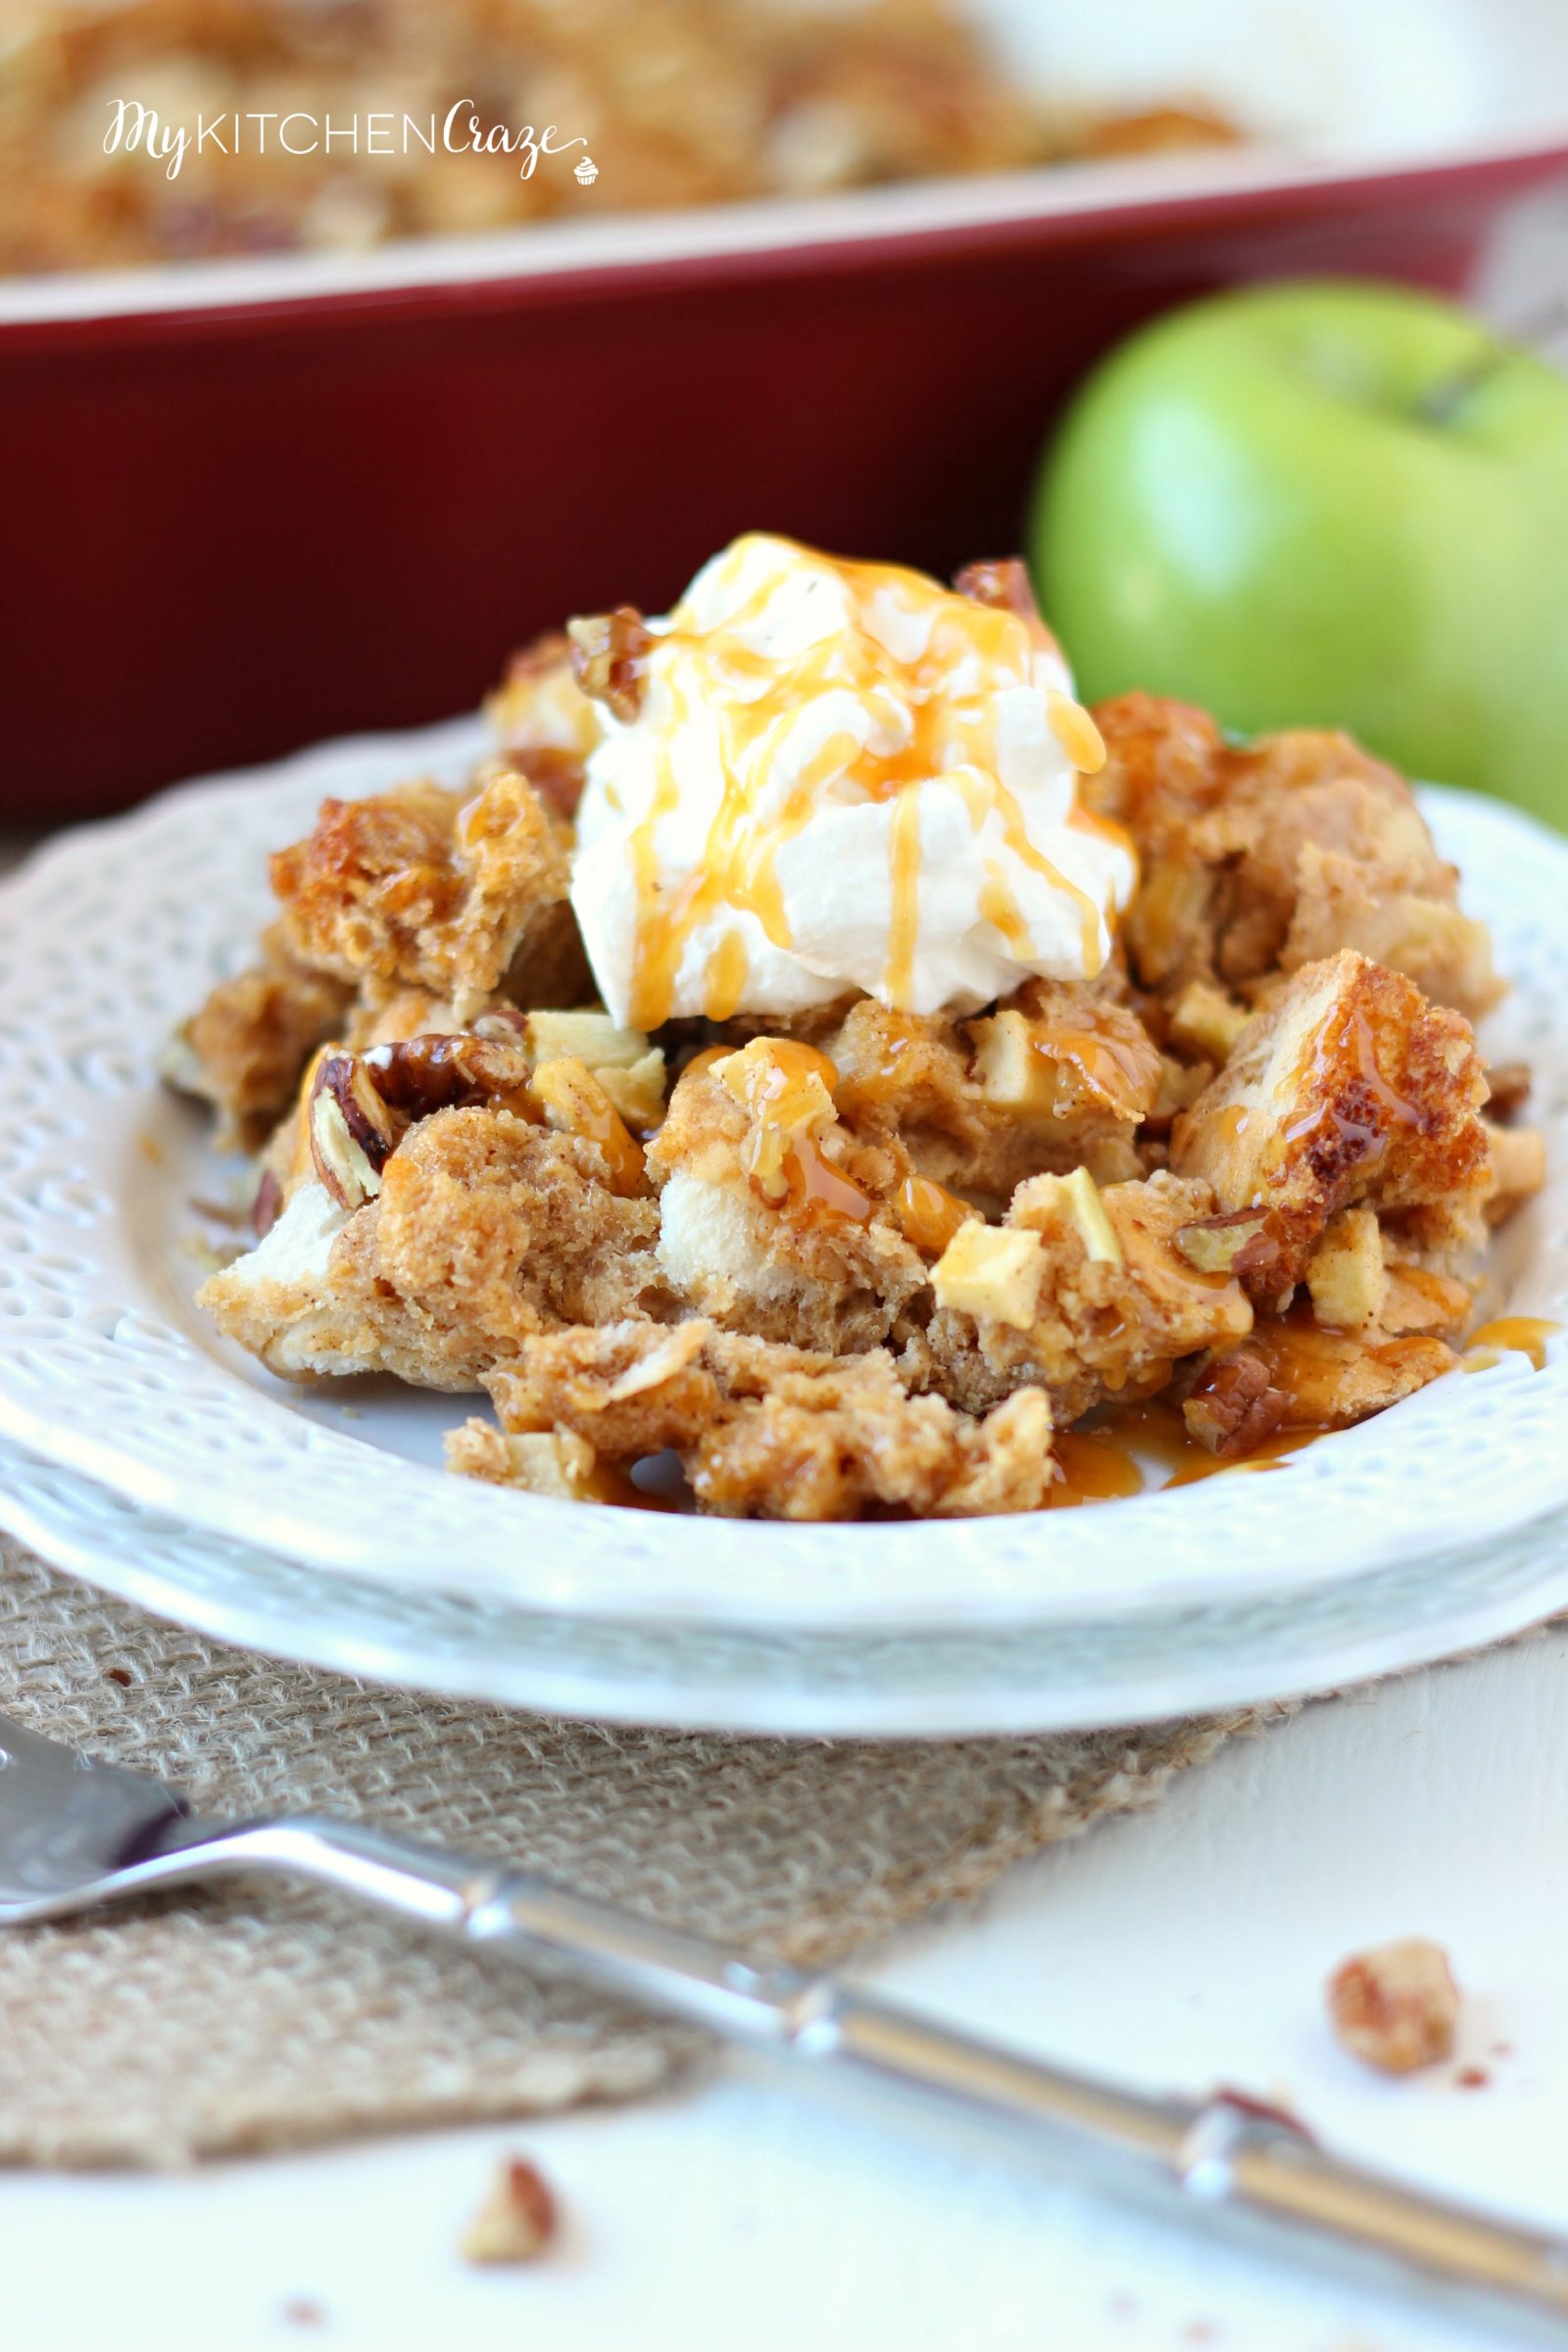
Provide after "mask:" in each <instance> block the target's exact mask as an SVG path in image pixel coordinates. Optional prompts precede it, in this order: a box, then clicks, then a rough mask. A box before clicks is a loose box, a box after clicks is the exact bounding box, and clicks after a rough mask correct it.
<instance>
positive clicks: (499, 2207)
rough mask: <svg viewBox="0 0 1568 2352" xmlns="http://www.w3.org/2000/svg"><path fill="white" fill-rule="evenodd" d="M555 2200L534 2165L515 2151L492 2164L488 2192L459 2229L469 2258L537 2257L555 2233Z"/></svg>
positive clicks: (531, 2259)
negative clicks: (494, 2167)
mask: <svg viewBox="0 0 1568 2352" xmlns="http://www.w3.org/2000/svg"><path fill="white" fill-rule="evenodd" d="M556 2229H557V2213H556V2200H555V2197H554V2195H553V2194H552V2192H551V2188H550V2183H549V2181H548V2180H546V2179H545V2177H544V2175H543V2174H542V2173H541V2172H540V2170H539V2168H538V2166H537V2165H534V2164H529V2163H528V2161H527V2160H526V2158H525V2157H521V2156H513V2157H509V2158H506V2159H504V2160H503V2162H502V2163H501V2164H499V2165H498V2166H497V2168H496V2177H495V2180H494V2181H493V2182H492V2184H491V2188H490V2194H489V2195H488V2197H486V2199H485V2201H484V2203H483V2204H482V2205H481V2206H480V2208H479V2210H478V2212H477V2213H476V2214H475V2215H474V2217H473V2219H472V2221H471V2222H470V2223H469V2224H468V2227H467V2229H466V2230H465V2231H464V2233H463V2239H462V2243H461V2245H460V2248H459V2251H460V2252H461V2253H462V2254H463V2255H464V2256H465V2258H466V2260H467V2261H469V2262H535V2261H537V2259H538V2257H539V2256H540V2255H541V2254H542V2253H543V2252H544V2251H545V2249H546V2247H547V2246H548V2245H549V2244H550V2242H551V2240H552V2239H553V2238H554V2236H555V2234H556Z"/></svg>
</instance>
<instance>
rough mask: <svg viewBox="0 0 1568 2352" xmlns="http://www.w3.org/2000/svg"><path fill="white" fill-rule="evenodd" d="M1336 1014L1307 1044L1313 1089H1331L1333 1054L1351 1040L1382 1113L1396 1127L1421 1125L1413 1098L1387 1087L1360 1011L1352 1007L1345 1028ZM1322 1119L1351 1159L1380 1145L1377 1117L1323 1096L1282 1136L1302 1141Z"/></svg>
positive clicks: (1381, 1133) (1381, 1125) (1378, 1149)
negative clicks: (1356, 1113) (1357, 1114)
mask: <svg viewBox="0 0 1568 2352" xmlns="http://www.w3.org/2000/svg"><path fill="white" fill-rule="evenodd" d="M1342 1017H1343V1016H1342V1014H1341V1012H1340V1010H1339V1008H1338V1006H1336V1008H1335V1010H1334V1011H1333V1012H1331V1013H1330V1014H1329V1016H1328V1018H1327V1020H1325V1021H1324V1022H1323V1023H1322V1025H1321V1027H1320V1028H1319V1029H1318V1031H1317V1033H1316V1035H1315V1036H1314V1037H1313V1039H1312V1043H1311V1048H1310V1052H1311V1056H1312V1062H1311V1076H1312V1082H1313V1084H1314V1089H1315V1091H1316V1092H1318V1093H1320V1094H1322V1095H1323V1096H1324V1097H1325V1098H1328V1097H1329V1096H1330V1095H1331V1094H1332V1092H1333V1089H1332V1087H1331V1085H1330V1073H1331V1070H1332V1069H1333V1068H1334V1066H1335V1064H1336V1061H1337V1058H1338V1055H1339V1054H1341V1053H1343V1051H1344V1049H1345V1047H1346V1046H1347V1044H1350V1045H1353V1047H1354V1051H1355V1064H1356V1072H1357V1075H1358V1076H1359V1078H1360V1080H1361V1083H1362V1085H1363V1086H1364V1087H1365V1089H1366V1091H1367V1093H1368V1094H1369V1095H1370V1097H1371V1098H1372V1101H1373V1103H1375V1104H1376V1105H1377V1107H1378V1109H1379V1110H1381V1111H1383V1112H1385V1113H1386V1114H1387V1119H1388V1120H1389V1121H1392V1122H1393V1124H1394V1125H1395V1126H1396V1127H1416V1128H1420V1127H1424V1126H1425V1125H1426V1124H1427V1120H1426V1116H1425V1114H1424V1112H1422V1110H1421V1109H1420V1108H1419V1107H1418V1106H1417V1105H1416V1104H1415V1103H1410V1102H1407V1101H1406V1100H1405V1098H1404V1096H1403V1095H1401V1094H1399V1093H1398V1092H1397V1090H1396V1089H1395V1088H1394V1087H1392V1086H1391V1085H1390V1084H1389V1082H1388V1080H1387V1079H1386V1078H1385V1077H1384V1075H1383V1072H1382V1071H1381V1070H1380V1069H1379V1067H1378V1056H1377V1047H1376V1044H1375V1041H1374V1039H1373V1036H1372V1025H1371V1023H1370V1022H1369V1021H1368V1019H1367V1017H1366V1014H1365V1013H1364V1012H1357V1013H1353V1014H1352V1015H1351V1016H1350V1023H1349V1027H1348V1029H1342V1028H1339V1027H1338V1024H1339V1022H1340V1021H1341V1019H1342ZM1326 1119H1331V1120H1332V1121H1333V1123H1334V1130H1335V1134H1336V1137H1337V1138H1338V1141H1339V1144H1340V1146H1341V1147H1342V1149H1343V1150H1344V1151H1345V1152H1347V1154H1348V1156H1349V1157H1351V1158H1354V1159H1357V1160H1360V1159H1368V1158H1371V1157H1372V1156H1373V1155H1374V1154H1375V1153H1376V1152H1381V1150H1382V1149H1383V1144H1384V1140H1385V1125H1384V1122H1383V1121H1380V1120H1378V1119H1376V1118H1369V1119H1355V1118H1351V1117H1349V1116H1348V1114H1347V1113H1346V1112H1345V1111H1343V1110H1340V1109H1339V1108H1337V1107H1336V1105H1335V1103H1333V1102H1332V1101H1331V1100H1327V1099H1325V1100H1324V1101H1323V1102H1321V1103H1318V1104H1317V1106H1316V1108H1315V1109H1313V1110H1309V1111H1308V1112H1307V1113H1306V1114H1305V1116H1304V1117H1302V1118H1299V1119H1298V1120H1297V1121H1296V1123H1295V1124H1294V1126H1290V1127H1287V1128H1286V1129H1285V1131H1284V1140H1285V1142H1286V1143H1287V1144H1288V1145H1289V1144H1299V1143H1303V1142H1305V1140H1306V1138H1307V1137H1308V1136H1311V1135H1315V1134H1316V1133H1317V1131H1318V1129H1319V1128H1320V1127H1321V1126H1322V1125H1323V1123H1324V1121H1325V1120H1326Z"/></svg>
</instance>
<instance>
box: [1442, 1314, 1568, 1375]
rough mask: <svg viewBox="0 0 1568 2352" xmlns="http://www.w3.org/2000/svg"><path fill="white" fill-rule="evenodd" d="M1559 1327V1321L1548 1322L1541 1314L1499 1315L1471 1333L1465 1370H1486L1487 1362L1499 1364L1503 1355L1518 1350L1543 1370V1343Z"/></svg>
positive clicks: (1552, 1336) (1553, 1335)
mask: <svg viewBox="0 0 1568 2352" xmlns="http://www.w3.org/2000/svg"><path fill="white" fill-rule="evenodd" d="M1561 1329H1562V1325H1561V1324H1560V1323H1552V1322H1549V1321H1548V1320H1547V1319H1546V1317H1545V1316H1544V1315H1499V1316H1497V1318H1496V1319H1495V1322H1492V1323H1483V1324H1482V1326H1481V1328H1480V1329H1479V1331H1473V1332H1472V1333H1471V1334H1470V1345H1469V1347H1468V1348H1466V1350H1465V1355H1464V1370H1465V1371H1466V1372H1485V1371H1486V1370H1487V1369H1488V1368H1489V1366H1491V1365H1493V1364H1500V1363H1501V1361H1502V1359H1503V1357H1504V1355H1509V1354H1518V1355H1527V1356H1528V1357H1529V1358H1530V1362H1531V1366H1532V1368H1533V1369H1534V1370H1535V1371H1537V1372H1544V1370H1545V1368H1546V1344H1547V1342H1548V1341H1549V1340H1551V1339H1553V1338H1554V1337H1555V1336H1556V1334H1557V1333H1558V1332H1559V1331H1560V1330H1561Z"/></svg>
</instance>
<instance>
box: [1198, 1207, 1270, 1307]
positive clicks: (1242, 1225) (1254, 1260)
mask: <svg viewBox="0 0 1568 2352" xmlns="http://www.w3.org/2000/svg"><path fill="white" fill-rule="evenodd" d="M1173 1239H1174V1241H1175V1245H1176V1248H1177V1249H1178V1250H1180V1252H1181V1254H1182V1256H1183V1257H1185V1258H1186V1260H1187V1263H1188V1264H1189V1265H1190V1266H1192V1267H1193V1268H1194V1269H1195V1270H1196V1271H1197V1272H1198V1273H1200V1274H1232V1275H1234V1276H1235V1277H1236V1279H1237V1280H1238V1281H1239V1282H1245V1283H1246V1284H1247V1286H1248V1288H1249V1290H1253V1291H1262V1292H1267V1291H1268V1289H1269V1287H1270V1284H1271V1283H1272V1281H1273V1277H1274V1274H1275V1270H1276V1268H1277V1267H1278V1266H1279V1264H1280V1243H1279V1234H1278V1229H1277V1227H1276V1224H1275V1220H1274V1216H1273V1212H1272V1211H1271V1210H1269V1209H1266V1208H1235V1209H1231V1210H1230V1211H1229V1212H1228V1213H1227V1214H1225V1215H1222V1216H1216V1217H1199V1218H1197V1219H1195V1221H1194V1222H1193V1223H1192V1224H1191V1225H1182V1226H1179V1227H1178V1229H1177V1231H1176V1233H1175V1235H1174V1237H1173Z"/></svg>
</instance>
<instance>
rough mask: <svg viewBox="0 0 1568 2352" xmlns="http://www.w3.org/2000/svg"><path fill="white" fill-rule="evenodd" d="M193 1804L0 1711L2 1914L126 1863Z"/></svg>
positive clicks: (88, 1881) (18, 1910) (185, 1815)
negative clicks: (40, 1735)
mask: <svg viewBox="0 0 1568 2352" xmlns="http://www.w3.org/2000/svg"><path fill="white" fill-rule="evenodd" d="M189 1810H190V1808H189V1806H188V1805H187V1804H186V1802H185V1799H184V1798H183V1797H182V1796H181V1795H180V1794H179V1793H178V1792H177V1790H175V1789H169V1788H166V1787H165V1786H164V1784H163V1782H162V1781H157V1780H153V1779H152V1778H151V1777H150V1776H147V1775H144V1774H141V1773H134V1772H126V1771H124V1770H123V1768H122V1767H121V1766H119V1765H117V1764H101V1763H98V1762H97V1761H95V1759H94V1758H92V1757H91V1756H87V1755H83V1754H82V1753H81V1752H80V1750H79V1749H76V1748H70V1747H62V1746H60V1745H59V1744H58V1743H57V1742H56V1741H55V1740H45V1739H42V1738H40V1737H39V1735H38V1734H37V1733H36V1732H29V1731H27V1730H26V1729H25V1726H24V1725H22V1724H20V1723H16V1722H14V1721H12V1720H11V1718H10V1717H8V1716H0V1918H4V1917H5V1916H6V1915H7V1914H10V1915H11V1916H12V1917H17V1916H20V1915H22V1914H24V1913H25V1911H26V1910H27V1909H28V1908H29V1907H30V1906H31V1905H32V1904H34V1903H36V1902H38V1901H40V1900H45V1899H57V1898H58V1897H60V1896H61V1895H64V1894H68V1893H70V1892H71V1891H72V1889H73V1888H74V1887H85V1886H87V1885H90V1884H91V1883H92V1882H93V1881H94V1880H97V1879H100V1878H102V1877H103V1876H104V1875H105V1873H106V1872H108V1871H112V1870H118V1869H120V1868H122V1867H123V1865H124V1864H125V1863H127V1862H129V1861H132V1860H134V1859H135V1858H136V1857H137V1856H138V1855H139V1854H142V1853H144V1852H146V1851H147V1850H148V1848H149V1846H151V1845H154V1844H156V1842H157V1840H158V1838H160V1837H161V1836H163V1835H166V1834H167V1833H168V1832H170V1831H172V1830H173V1829H176V1828H179V1827H181V1826H183V1825H184V1823H185V1822H186V1821H187V1819H188V1816H189Z"/></svg>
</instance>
